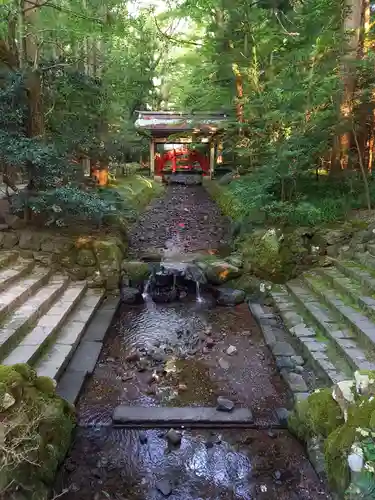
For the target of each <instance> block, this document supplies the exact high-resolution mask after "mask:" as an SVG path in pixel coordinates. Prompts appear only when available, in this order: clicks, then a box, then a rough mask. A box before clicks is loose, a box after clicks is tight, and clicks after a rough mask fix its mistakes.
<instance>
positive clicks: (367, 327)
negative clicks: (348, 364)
mask: <svg viewBox="0 0 375 500" xmlns="http://www.w3.org/2000/svg"><path fill="white" fill-rule="evenodd" d="M303 281H304V283H305V284H306V285H307V286H308V287H309V289H310V290H312V291H313V292H314V293H315V294H316V295H318V296H319V297H320V298H321V299H322V300H323V301H324V303H325V304H326V305H327V306H328V307H329V308H330V309H331V310H332V311H333V312H334V313H335V314H336V315H337V317H338V318H340V319H341V320H342V322H344V323H345V324H346V325H347V327H348V328H349V329H351V330H353V331H354V332H355V333H356V334H357V336H358V339H359V342H360V344H362V345H363V346H366V347H367V348H369V349H370V350H374V348H375V324H374V322H373V321H371V320H370V319H369V318H368V317H367V316H366V315H365V314H363V313H362V312H360V311H358V310H357V309H355V308H354V307H352V306H351V305H349V304H347V303H345V302H344V301H343V300H342V299H341V298H340V297H339V296H338V294H337V292H336V291H335V290H333V289H332V288H330V287H329V286H328V285H327V283H322V282H321V281H319V279H317V276H316V275H314V274H313V273H309V274H305V275H304V276H303Z"/></svg>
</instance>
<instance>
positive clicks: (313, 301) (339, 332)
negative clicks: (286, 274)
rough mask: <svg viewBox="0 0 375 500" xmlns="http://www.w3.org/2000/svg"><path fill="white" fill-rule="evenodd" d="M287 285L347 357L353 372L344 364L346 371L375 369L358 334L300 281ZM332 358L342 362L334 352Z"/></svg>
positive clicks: (319, 326)
mask: <svg viewBox="0 0 375 500" xmlns="http://www.w3.org/2000/svg"><path fill="white" fill-rule="evenodd" d="M287 287H288V289H289V290H290V291H291V293H292V294H293V295H294V297H298V302H299V303H300V304H301V305H302V307H303V308H304V311H306V318H307V319H308V321H309V322H311V323H312V324H313V325H314V327H315V328H317V329H318V331H319V332H321V333H322V334H323V335H324V336H325V337H327V338H328V339H329V340H330V341H331V343H332V344H333V345H334V347H335V349H336V351H337V354H338V356H340V357H341V356H343V357H344V359H346V361H347V363H348V364H349V367H350V370H351V372H349V371H348V370H347V369H345V366H343V367H342V369H343V372H344V373H346V374H347V375H349V374H350V373H352V372H353V371H355V370H374V369H375V362H373V361H371V357H370V358H369V356H368V354H367V353H366V352H365V351H364V350H363V349H362V348H361V347H360V345H359V343H358V340H357V338H356V336H355V335H354V334H353V333H352V332H351V331H350V330H349V329H348V328H347V327H345V325H342V324H341V323H340V321H339V318H337V317H336V316H335V315H334V314H332V311H330V310H329V308H328V307H326V306H325V305H324V304H322V303H320V302H319V301H317V297H316V296H314V295H313V294H312V293H311V292H310V291H309V290H308V289H306V288H305V287H304V286H303V285H301V284H300V283H299V282H298V281H297V282H290V283H288V285H287ZM331 358H332V359H333V360H334V362H335V364H341V359H337V358H335V356H334V353H332V354H331Z"/></svg>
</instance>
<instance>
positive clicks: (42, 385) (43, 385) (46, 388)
mask: <svg viewBox="0 0 375 500" xmlns="http://www.w3.org/2000/svg"><path fill="white" fill-rule="evenodd" d="M35 387H36V388H37V389H38V390H39V391H40V392H42V393H43V394H47V395H48V396H53V395H54V394H55V392H56V384H55V382H54V381H53V380H52V379H51V378H49V377H37V379H36V380H35Z"/></svg>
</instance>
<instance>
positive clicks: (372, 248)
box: [366, 243, 375, 257]
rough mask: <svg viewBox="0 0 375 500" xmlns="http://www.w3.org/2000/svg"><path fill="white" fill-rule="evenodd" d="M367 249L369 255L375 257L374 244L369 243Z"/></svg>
mask: <svg viewBox="0 0 375 500" xmlns="http://www.w3.org/2000/svg"><path fill="white" fill-rule="evenodd" d="M366 248H367V251H368V253H369V254H370V255H372V256H373V257H375V245H374V244H373V243H367V245H366Z"/></svg>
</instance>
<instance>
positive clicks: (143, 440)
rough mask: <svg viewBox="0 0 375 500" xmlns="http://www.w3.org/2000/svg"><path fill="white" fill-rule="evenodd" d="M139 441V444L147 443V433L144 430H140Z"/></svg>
mask: <svg viewBox="0 0 375 500" xmlns="http://www.w3.org/2000/svg"><path fill="white" fill-rule="evenodd" d="M139 442H140V443H141V444H146V443H147V434H146V433H145V432H140V433H139Z"/></svg>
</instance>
